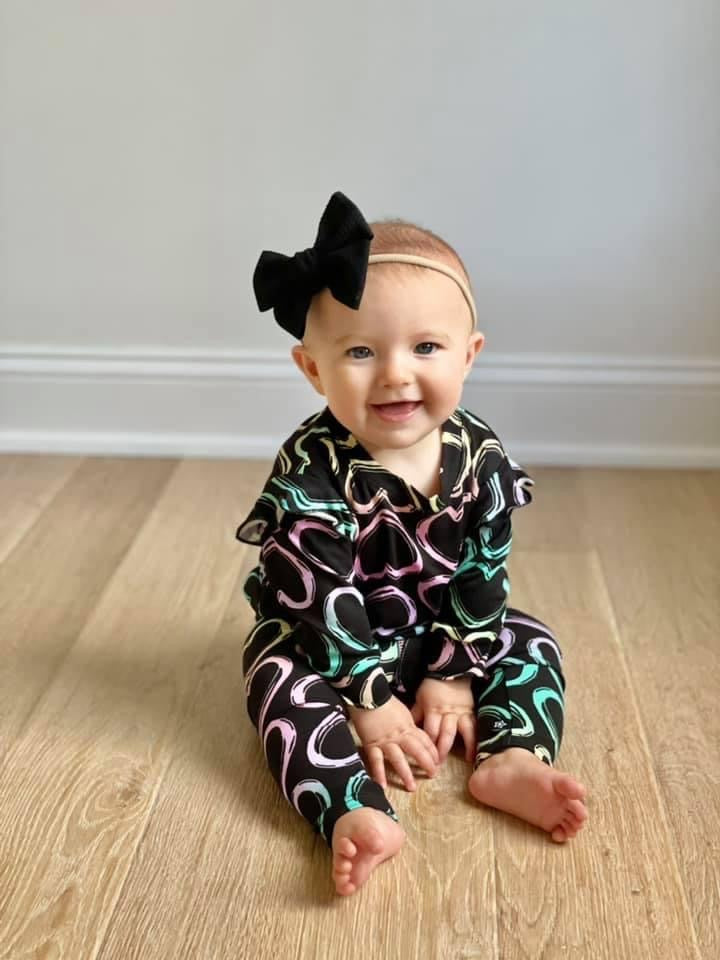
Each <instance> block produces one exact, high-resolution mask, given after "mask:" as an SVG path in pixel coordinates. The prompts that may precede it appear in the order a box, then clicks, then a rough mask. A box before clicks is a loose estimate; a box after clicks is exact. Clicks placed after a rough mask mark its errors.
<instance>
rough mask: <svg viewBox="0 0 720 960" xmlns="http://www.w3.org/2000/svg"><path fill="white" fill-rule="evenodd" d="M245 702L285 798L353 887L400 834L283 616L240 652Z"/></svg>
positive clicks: (262, 627) (394, 847)
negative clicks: (327, 848)
mask: <svg viewBox="0 0 720 960" xmlns="http://www.w3.org/2000/svg"><path fill="white" fill-rule="evenodd" d="M243 665H244V672H245V684H246V689H247V706H248V713H249V714H250V719H251V720H252V722H253V724H254V725H255V726H256V727H257V730H258V733H259V734H260V739H261V741H262V744H263V748H264V750H265V755H266V757H267V760H268V764H269V766H270V770H271V772H272V774H273V776H274V777H275V780H276V781H277V782H278V784H279V786H280V789H281V790H282V792H283V794H284V795H285V797H286V799H287V800H288V801H289V802H290V803H291V804H292V805H293V806H294V807H295V809H296V810H297V811H298V813H300V815H301V816H303V817H304V818H305V819H306V820H308V821H309V823H310V824H311V825H312V826H313V827H314V828H315V829H316V830H317V831H319V832H320V833H322V834H323V836H324V837H325V839H326V841H327V843H328V844H329V845H330V846H331V847H332V849H333V860H334V864H333V868H334V869H333V875H334V878H335V884H336V888H337V890H338V893H343V894H345V893H353V892H354V890H356V889H357V888H358V887H359V886H361V885H362V883H364V881H365V880H366V879H367V877H368V875H369V874H370V872H371V871H372V870H373V869H374V867H375V866H377V865H378V864H379V863H381V862H382V861H383V860H386V859H388V858H389V857H391V856H392V855H393V854H395V853H396V852H397V851H398V850H399V848H400V846H401V845H402V842H403V840H404V837H405V834H404V832H403V831H402V829H401V828H400V827H399V825H398V824H397V822H396V820H397V818H396V817H395V813H394V811H393V809H392V807H391V806H390V804H389V803H388V801H387V798H386V797H385V794H384V792H383V790H382V788H381V787H380V786H379V785H378V784H377V783H375V781H374V780H371V779H370V777H369V776H368V774H367V772H366V770H365V767H364V765H363V762H362V760H361V759H360V756H359V755H358V752H357V749H356V747H355V743H354V741H353V738H352V734H351V733H350V729H349V727H348V723H347V717H346V713H345V708H344V706H343V703H342V701H341V699H340V697H339V696H338V694H337V693H336V692H335V690H334V689H333V688H332V687H331V686H330V684H329V683H327V681H326V680H324V679H323V678H322V677H320V676H319V675H318V674H316V673H313V672H312V670H310V668H309V667H308V665H307V663H306V662H305V660H304V659H303V658H302V657H301V656H300V655H299V654H298V653H297V652H296V650H295V643H294V639H293V636H292V633H291V630H290V628H289V627H288V624H286V623H285V622H284V621H281V620H264V621H261V622H259V623H258V624H257V625H256V627H255V629H254V630H253V632H252V633H251V634H250V636H249V637H248V641H247V643H246V646H245V651H244V655H243Z"/></svg>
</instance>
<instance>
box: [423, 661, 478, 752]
mask: <svg viewBox="0 0 720 960" xmlns="http://www.w3.org/2000/svg"><path fill="white" fill-rule="evenodd" d="M412 716H413V719H414V721H415V723H417V724H418V725H420V724H422V726H423V728H424V729H425V732H426V733H427V734H428V736H429V737H430V739H431V740H432V742H433V743H434V744H436V745H437V750H438V754H439V756H440V763H443V762H444V760H445V758H446V757H447V755H448V753H449V752H450V748H451V747H452V745H453V743H455V737H456V736H457V735H458V734H460V736H461V737H462V738H463V741H464V743H465V759H466V760H467V761H468V763H472V760H473V756H474V753H475V737H476V731H477V720H476V718H475V704H474V702H473V695H472V690H471V689H470V678H469V677H459V678H458V679H456V680H432V679H431V678H430V677H425V679H424V680H423V682H422V683H421V684H420V687H419V688H418V692H417V695H416V698H415V704H414V705H413V708H412Z"/></svg>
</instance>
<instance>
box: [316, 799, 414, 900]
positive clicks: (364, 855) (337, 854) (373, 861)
mask: <svg viewBox="0 0 720 960" xmlns="http://www.w3.org/2000/svg"><path fill="white" fill-rule="evenodd" d="M404 842H405V831H404V830H403V829H402V827H401V826H399V825H398V824H397V823H395V821H394V820H392V819H391V818H390V817H389V816H388V815H387V814H386V813H381V812H380V811H379V810H373V809H371V808H370V807H361V808H360V809H358V810H351V811H350V812H349V813H344V814H343V815H342V816H341V817H340V819H339V820H338V821H337V823H336V824H335V829H334V830H333V837H332V849H333V879H334V881H335V889H336V890H337V892H338V893H339V894H341V895H342V896H344V897H345V896H347V895H348V894H350V893H355V891H356V890H358V889H359V888H360V887H361V886H362V885H363V884H364V883H365V881H366V880H367V878H368V877H369V876H370V874H371V873H372V871H373V870H374V869H375V867H376V866H377V865H378V864H379V863H382V862H383V860H388V859H389V858H390V857H393V856H395V854H396V853H397V852H398V850H399V849H400V847H401V846H402V845H403V843H404Z"/></svg>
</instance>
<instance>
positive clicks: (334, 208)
mask: <svg viewBox="0 0 720 960" xmlns="http://www.w3.org/2000/svg"><path fill="white" fill-rule="evenodd" d="M372 237H373V234H372V230H371V229H370V227H369V226H368V224H367V223H366V222H365V218H364V217H363V215H362V214H361V213H360V211H359V210H358V208H357V207H356V206H355V204H354V203H353V202H352V201H351V200H348V198H347V197H346V196H345V195H344V194H342V193H340V192H339V191H338V192H336V193H334V194H333V195H332V196H331V197H330V201H329V202H328V205H327V206H326V208H325V211H324V212H323V215H322V217H321V219H320V225H319V227H318V233H317V237H316V239H315V243H314V244H313V246H312V247H308V248H307V249H306V250H300V251H299V252H298V253H296V254H295V255H294V256H292V257H287V256H285V254H282V253H275V252H274V251H272V250H264V251H263V252H262V253H261V255H260V259H259V260H258V262H257V266H256V267H255V273H254V274H253V289H254V290H255V298H256V300H257V304H258V307H259V308H260V310H261V311H264V310H269V309H270V308H271V307H272V308H273V312H274V314H275V319H276V320H277V322H278V323H279V324H280V326H281V327H282V328H283V329H284V330H287V331H288V333H291V334H292V335H293V336H294V337H297V338H298V339H299V340H300V339H302V337H303V334H304V332H305V318H306V315H307V311H308V308H309V306H310V301H311V300H312V298H313V297H314V296H315V294H316V293H318V292H319V291H320V290H323V289H324V288H325V287H328V288H329V290H330V292H331V293H332V295H333V297H335V299H336V300H338V301H339V302H340V303H343V304H345V306H347V307H351V308H352V309H353V310H357V309H358V307H359V306H360V300H361V299H362V294H363V290H364V288H365V278H366V275H367V265H368V255H369V253H370V241H371V240H372Z"/></svg>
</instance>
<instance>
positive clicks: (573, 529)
mask: <svg viewBox="0 0 720 960" xmlns="http://www.w3.org/2000/svg"><path fill="white" fill-rule="evenodd" d="M523 466H526V465H525V464H523ZM526 469H527V471H528V473H529V474H530V476H531V477H532V478H533V480H534V481H535V486H534V487H533V491H532V492H533V501H532V504H530V505H529V506H527V507H523V508H522V509H521V510H515V512H514V513H513V555H514V554H515V553H516V552H517V551H518V550H542V551H543V552H546V553H547V552H549V551H560V552H562V553H567V552H573V551H575V550H580V551H589V550H592V549H593V547H594V540H593V527H592V523H591V521H590V515H589V513H588V511H587V506H586V503H585V499H584V495H583V487H582V477H583V471H582V470H580V469H570V468H567V467H563V468H559V467H532V466H526Z"/></svg>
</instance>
